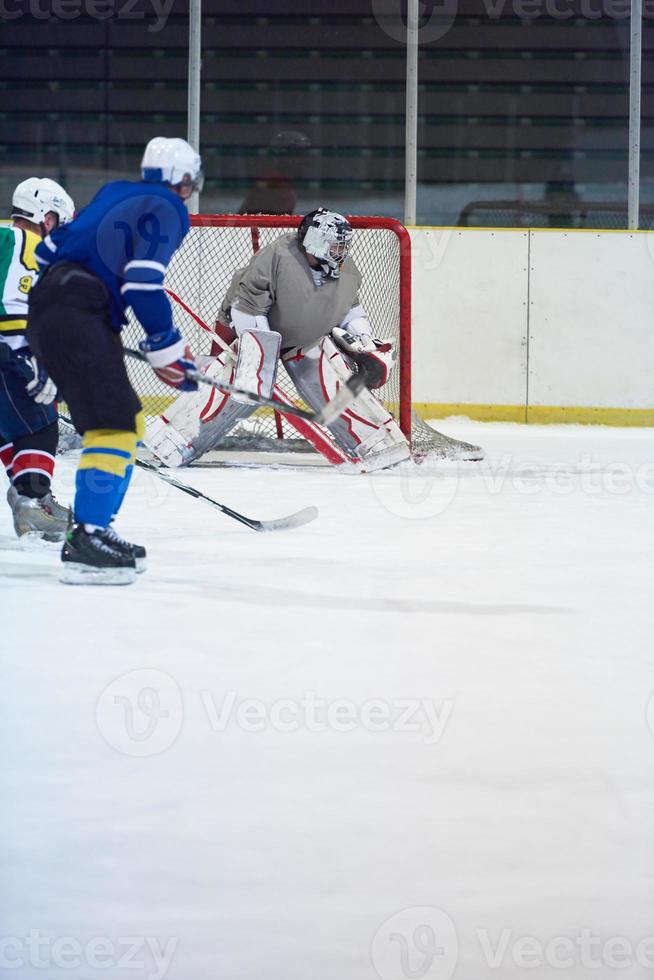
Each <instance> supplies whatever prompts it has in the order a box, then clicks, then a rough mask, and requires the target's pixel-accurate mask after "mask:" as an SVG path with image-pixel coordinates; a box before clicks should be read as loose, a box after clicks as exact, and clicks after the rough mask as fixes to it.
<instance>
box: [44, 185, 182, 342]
mask: <svg viewBox="0 0 654 980" xmlns="http://www.w3.org/2000/svg"><path fill="white" fill-rule="evenodd" d="M188 229H189V217H188V212H187V210H186V207H185V206H184V204H183V202H182V200H181V199H180V198H179V197H178V196H177V194H175V193H174V192H173V191H171V190H170V189H169V188H168V187H167V186H166V185H165V184H162V183H150V182H146V181H135V182H133V181H127V180H117V181H113V182H112V183H110V184H105V185H104V187H101V188H100V190H99V191H98V193H97V194H96V195H95V197H94V198H93V200H92V201H91V202H90V203H89V204H88V205H87V206H86V207H85V208H83V210H82V211H80V213H79V214H78V215H77V217H76V218H75V220H74V221H72V222H71V223H70V224H68V225H64V226H63V227H62V228H57V229H56V231H53V232H51V233H50V234H49V235H48V236H47V237H46V238H44V239H43V241H42V242H41V243H40V244H39V245H38V246H37V248H36V253H35V254H36V259H37V261H38V263H39V265H40V266H41V267H42V268H46V267H48V266H51V265H54V264H55V263H57V262H75V263H77V264H78V265H82V266H84V267H85V268H87V269H88V270H89V271H90V272H92V273H94V274H95V275H96V276H97V277H98V278H99V279H101V280H102V282H103V283H104V284H105V286H106V287H107V289H108V291H109V295H110V298H111V299H110V312H111V322H112V326H113V327H114V329H115V330H116V331H117V332H119V331H120V330H121V329H122V327H123V325H124V324H125V322H126V316H125V310H126V308H127V307H128V306H131V308H132V310H133V311H134V313H135V314H136V317H137V318H138V320H139V322H140V323H141V326H142V327H143V329H144V330H145V331H146V333H147V334H160V333H165V332H166V331H167V330H170V329H171V328H172V327H173V321H172V312H171V308H170V303H169V301H168V297H167V296H166V293H165V292H164V288H163V281H164V276H165V274H166V268H167V266H168V263H169V262H170V259H171V257H172V255H173V252H174V251H175V250H176V249H177V248H178V246H179V245H180V243H181V242H182V239H183V238H184V236H185V235H186V233H187V231H188Z"/></svg>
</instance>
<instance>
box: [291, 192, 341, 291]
mask: <svg viewBox="0 0 654 980" xmlns="http://www.w3.org/2000/svg"><path fill="white" fill-rule="evenodd" d="M298 238H299V240H300V245H302V246H303V248H304V249H305V250H306V251H307V252H308V253H309V255H313V257H314V258H316V259H318V262H319V263H320V267H321V268H322V271H323V275H324V276H325V277H327V278H330V279H338V277H339V276H340V274H341V266H342V265H343V263H344V262H345V259H346V258H347V254H348V252H349V250H350V244H351V242H352V225H351V224H350V222H349V221H348V220H347V218H344V217H343V215H342V214H338V213H337V212H336V211H328V210H327V209H326V208H318V210H317V211H311V212H310V213H309V214H305V216H304V217H303V218H302V221H301V222H300V227H299V230H298Z"/></svg>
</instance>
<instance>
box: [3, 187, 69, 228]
mask: <svg viewBox="0 0 654 980" xmlns="http://www.w3.org/2000/svg"><path fill="white" fill-rule="evenodd" d="M50 212H52V213H54V214H56V215H57V220H58V222H59V224H60V225H67V224H68V222H69V221H72V220H73V216H74V214H75V205H74V203H73V199H72V197H71V196H70V195H69V194H67V193H66V191H65V190H64V189H63V187H62V186H61V184H58V183H57V182H56V181H55V180H50V178H49V177H28V178H27V180H23V181H21V183H20V184H19V185H18V187H17V188H16V190H15V191H14V193H13V196H12V199H11V217H12V218H25V219H26V220H27V221H33V222H34V224H35V225H40V224H41V223H42V222H43V220H44V218H45V216H46V214H49V213H50Z"/></svg>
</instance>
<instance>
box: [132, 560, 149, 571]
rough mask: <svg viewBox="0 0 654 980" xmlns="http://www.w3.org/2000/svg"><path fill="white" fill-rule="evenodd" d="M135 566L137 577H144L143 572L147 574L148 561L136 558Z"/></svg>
mask: <svg viewBox="0 0 654 980" xmlns="http://www.w3.org/2000/svg"><path fill="white" fill-rule="evenodd" d="M134 564H135V567H136V574H137V575H142V574H143V572H145V571H146V570H147V567H148V566H147V561H146V559H145V558H135V559H134Z"/></svg>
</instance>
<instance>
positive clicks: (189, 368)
mask: <svg viewBox="0 0 654 980" xmlns="http://www.w3.org/2000/svg"><path fill="white" fill-rule="evenodd" d="M139 347H140V349H141V350H142V351H143V353H144V354H145V356H146V357H147V359H148V362H149V364H150V367H151V368H152V370H153V371H154V373H155V374H156V375H157V377H158V378H159V379H160V380H161V381H163V382H164V384H167V385H170V387H171V388H177V389H178V390H179V391H197V390H198V383H197V381H193V379H192V378H189V377H187V372H193V371H197V370H198V366H197V364H196V363H195V361H194V359H193V355H192V354H191V351H190V350H189V347H188V345H187V343H186V341H185V340H184V339H183V337H182V335H181V334H180V332H179V330H175V328H173V329H172V330H167V331H166V333H153V334H150V336H149V337H148V339H147V340H142V341H141V343H140V344H139Z"/></svg>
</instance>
